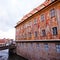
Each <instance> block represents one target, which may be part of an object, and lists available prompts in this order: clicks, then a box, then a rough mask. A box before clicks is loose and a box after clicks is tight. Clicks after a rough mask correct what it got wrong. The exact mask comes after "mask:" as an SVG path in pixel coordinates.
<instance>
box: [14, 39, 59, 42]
mask: <svg viewBox="0 0 60 60" xmlns="http://www.w3.org/2000/svg"><path fill="white" fill-rule="evenodd" d="M15 42H16V43H33V42H48V43H53V42H58V43H60V39H50V40H16V41H15Z"/></svg>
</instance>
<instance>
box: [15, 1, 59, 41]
mask: <svg viewBox="0 0 60 60" xmlns="http://www.w3.org/2000/svg"><path fill="white" fill-rule="evenodd" d="M15 28H16V40H40V39H60V1H59V0H46V2H44V3H43V4H42V5H40V6H38V7H37V8H35V9H33V10H32V11H31V12H30V13H28V14H27V15H25V16H24V17H23V18H22V19H21V21H19V22H18V24H17V25H16V26H15Z"/></svg>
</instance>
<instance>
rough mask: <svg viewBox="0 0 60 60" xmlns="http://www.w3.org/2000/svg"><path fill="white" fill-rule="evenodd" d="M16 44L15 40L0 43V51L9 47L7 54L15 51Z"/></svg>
mask: <svg viewBox="0 0 60 60" xmlns="http://www.w3.org/2000/svg"><path fill="white" fill-rule="evenodd" d="M15 48H16V44H15V42H14V41H13V42H8V43H5V44H0V51H1V50H6V49H9V55H11V54H14V53H16V52H15Z"/></svg>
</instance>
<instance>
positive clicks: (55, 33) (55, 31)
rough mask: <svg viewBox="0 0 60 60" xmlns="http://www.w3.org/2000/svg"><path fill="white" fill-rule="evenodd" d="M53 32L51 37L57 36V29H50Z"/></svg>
mask: <svg viewBox="0 0 60 60" xmlns="http://www.w3.org/2000/svg"><path fill="white" fill-rule="evenodd" d="M52 30H53V35H57V27H54V28H52Z"/></svg>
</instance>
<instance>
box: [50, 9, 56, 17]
mask: <svg viewBox="0 0 60 60" xmlns="http://www.w3.org/2000/svg"><path fill="white" fill-rule="evenodd" d="M55 15H56V11H55V8H53V9H51V10H50V17H51V18H53V17H55Z"/></svg>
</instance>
